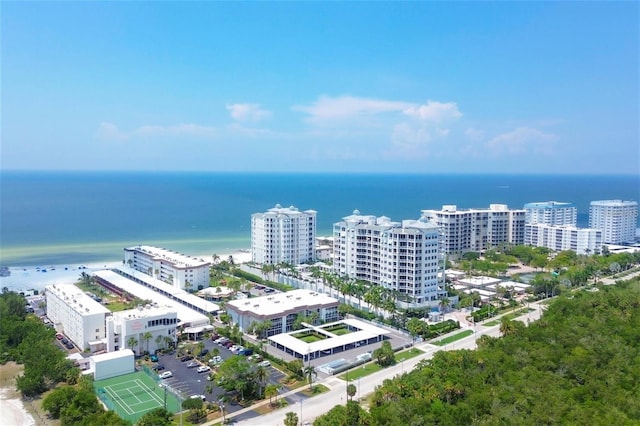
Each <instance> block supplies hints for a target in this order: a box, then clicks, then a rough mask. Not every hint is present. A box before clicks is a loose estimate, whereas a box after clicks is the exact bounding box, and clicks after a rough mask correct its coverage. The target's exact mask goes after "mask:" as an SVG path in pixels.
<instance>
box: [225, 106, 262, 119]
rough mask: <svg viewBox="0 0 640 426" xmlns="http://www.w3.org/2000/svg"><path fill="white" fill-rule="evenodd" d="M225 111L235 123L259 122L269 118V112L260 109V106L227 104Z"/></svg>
mask: <svg viewBox="0 0 640 426" xmlns="http://www.w3.org/2000/svg"><path fill="white" fill-rule="evenodd" d="M227 110H228V111H229V112H230V113H231V118H233V119H234V120H237V121H259V120H262V119H263V118H268V117H270V116H271V111H268V110H266V109H262V108H260V104H229V105H227Z"/></svg>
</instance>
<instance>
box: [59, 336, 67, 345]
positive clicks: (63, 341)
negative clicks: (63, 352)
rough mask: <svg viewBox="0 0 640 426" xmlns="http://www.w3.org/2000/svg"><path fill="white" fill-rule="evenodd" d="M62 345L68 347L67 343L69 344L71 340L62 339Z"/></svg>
mask: <svg viewBox="0 0 640 426" xmlns="http://www.w3.org/2000/svg"><path fill="white" fill-rule="evenodd" d="M60 343H62V344H63V345H66V344H67V343H69V340H68V339H67V338H66V337H63V338H62V339H60Z"/></svg>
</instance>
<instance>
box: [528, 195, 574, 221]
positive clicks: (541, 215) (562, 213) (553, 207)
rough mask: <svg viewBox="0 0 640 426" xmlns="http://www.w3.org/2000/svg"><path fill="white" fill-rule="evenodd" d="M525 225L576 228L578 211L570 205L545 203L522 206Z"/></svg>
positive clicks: (554, 202) (555, 202) (552, 202)
mask: <svg viewBox="0 0 640 426" xmlns="http://www.w3.org/2000/svg"><path fill="white" fill-rule="evenodd" d="M524 211H525V223H528V224H531V225H535V224H538V223H540V224H543V225H558V226H561V225H569V226H576V224H577V221H578V209H577V208H576V207H575V206H574V205H573V204H572V203H563V202H558V201H545V202H538V203H527V204H525V205H524Z"/></svg>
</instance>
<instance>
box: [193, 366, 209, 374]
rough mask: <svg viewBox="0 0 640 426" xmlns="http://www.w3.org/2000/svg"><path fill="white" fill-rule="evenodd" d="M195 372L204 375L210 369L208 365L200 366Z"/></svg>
mask: <svg viewBox="0 0 640 426" xmlns="http://www.w3.org/2000/svg"><path fill="white" fill-rule="evenodd" d="M196 371H197V372H198V373H206V372H207V371H211V368H209V366H208V365H202V366H200V367H198V369H197V370H196Z"/></svg>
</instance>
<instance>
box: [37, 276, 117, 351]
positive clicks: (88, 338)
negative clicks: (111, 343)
mask: <svg viewBox="0 0 640 426" xmlns="http://www.w3.org/2000/svg"><path fill="white" fill-rule="evenodd" d="M45 298H46V304H47V308H46V309H47V317H49V319H50V320H51V322H53V324H54V326H55V328H56V330H57V331H59V332H61V333H64V334H65V335H66V336H67V337H68V338H69V339H71V341H72V342H73V343H74V344H75V345H76V346H77V347H78V348H80V350H85V349H88V350H90V351H91V352H95V351H98V350H101V349H102V346H103V345H104V338H105V333H106V330H105V322H104V319H105V316H106V315H107V314H110V313H111V311H109V309H107V308H106V307H104V306H102V305H101V304H100V303H98V302H96V301H95V300H93V299H92V298H91V297H89V296H88V295H87V294H86V293H85V292H84V291H82V290H81V289H79V288H78V287H76V286H75V285H73V284H53V285H50V286H47V287H46V290H45Z"/></svg>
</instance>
